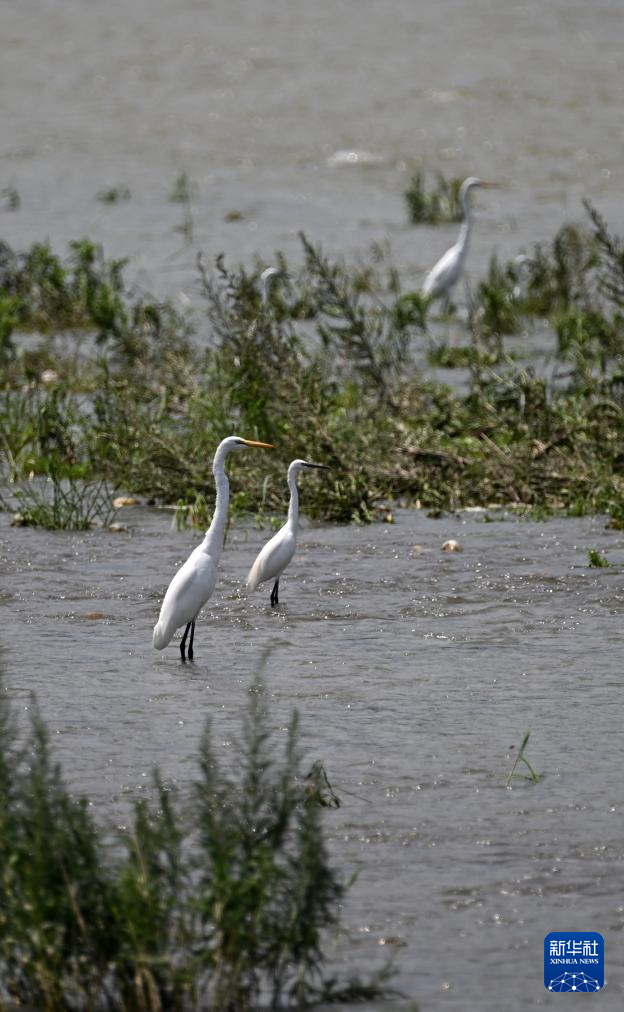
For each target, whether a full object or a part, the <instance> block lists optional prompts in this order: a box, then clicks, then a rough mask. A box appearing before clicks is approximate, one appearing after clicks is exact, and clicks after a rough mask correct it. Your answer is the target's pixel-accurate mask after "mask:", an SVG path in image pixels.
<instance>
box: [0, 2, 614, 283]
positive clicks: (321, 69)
mask: <svg viewBox="0 0 624 1012" xmlns="http://www.w3.org/2000/svg"><path fill="white" fill-rule="evenodd" d="M0 35H1V37H0V85H1V87H0V108H2V130H1V131H0V191H2V190H3V189H4V188H6V187H14V188H15V189H16V190H17V191H18V194H19V196H20V200H21V203H20V207H19V209H18V210H16V211H11V210H8V209H7V207H8V206H9V203H8V201H7V199H6V198H5V197H2V199H0V234H1V235H2V237H3V238H5V239H6V240H8V241H9V242H10V243H11V244H13V245H15V246H16V247H17V248H19V249H23V248H24V247H25V246H26V245H27V244H29V243H30V242H33V241H35V240H37V241H39V240H41V239H42V238H44V237H46V236H47V237H49V238H50V240H51V241H52V243H53V244H54V246H55V248H56V249H58V250H59V252H60V251H62V250H63V248H64V244H65V243H66V242H67V241H69V240H71V239H76V238H80V237H82V236H84V235H88V236H89V237H90V238H91V239H94V240H99V241H101V242H103V243H104V247H105V252H106V253H107V254H108V255H109V256H126V255H128V256H130V257H131V258H132V272H133V276H136V277H137V278H138V280H139V281H140V282H141V283H142V284H143V285H144V286H145V287H147V288H148V290H150V291H153V290H159V291H165V292H167V293H175V292H178V291H181V292H183V293H185V294H186V295H187V296H190V297H193V294H194V278H195V270H194V263H195V253H196V250H197V249H198V248H201V249H203V250H205V252H206V255H207V256H208V257H209V258H210V257H212V256H214V255H216V254H217V253H219V252H221V251H225V252H226V253H227V254H228V255H229V256H230V257H232V259H233V260H234V261H236V262H240V261H248V260H249V258H250V257H251V256H252V255H253V254H255V253H259V254H260V255H261V256H262V257H263V258H264V259H265V261H266V260H270V259H271V258H272V256H273V253H274V251H275V250H276V249H278V248H279V249H284V250H285V251H286V252H288V253H290V252H293V251H296V252H297V253H299V251H300V247H299V243H298V240H297V232H298V231H299V230H300V229H303V230H304V231H305V232H306V234H307V235H308V236H309V238H310V239H312V240H313V241H315V242H321V243H322V244H323V246H324V248H325V249H326V251H327V252H328V253H329V254H330V255H332V256H346V257H347V258H348V259H353V258H354V257H356V256H359V255H362V254H364V253H365V251H366V249H367V247H368V246H369V244H370V243H371V242H373V241H377V242H379V241H381V242H386V241H389V242H390V245H391V249H392V253H393V256H394V258H395V261H396V263H397V265H398V266H399V267H400V268H401V270H402V271H404V272H405V275H406V283H408V282H411V283H417V282H418V281H419V280H421V279H422V276H423V272H424V271H426V270H427V269H428V268H429V267H430V266H432V264H433V263H435V261H436V260H437V259H438V257H439V256H440V254H441V253H442V252H443V251H444V249H446V248H447V247H448V245H449V243H450V241H451V240H452V239H453V238H454V235H455V231H456V229H455V227H454V226H445V227H442V228H437V229H430V228H424V229H423V228H420V229H415V228H412V227H410V226H409V225H408V224H407V213H406V208H405V205H404V200H403V191H404V189H405V188H406V186H407V183H408V180H409V178H410V175H411V173H412V172H413V171H414V169H415V168H417V167H421V168H424V169H426V170H427V171H428V172H430V173H432V174H433V173H435V172H437V171H442V172H444V173H445V175H447V176H455V175H479V176H482V177H484V178H490V179H496V180H498V181H499V182H500V183H501V186H502V188H501V190H500V191H491V192H488V193H487V194H486V193H482V194H481V195H479V197H478V199H477V200H476V202H475V203H476V206H477V228H476V230H475V235H474V240H473V248H472V251H471V256H470V261H469V273H470V274H471V275H472V277H473V278H476V277H478V276H479V274H480V273H482V272H483V270H484V269H485V267H486V265H487V263H488V261H489V258H490V255H491V253H492V252H493V251H494V250H496V251H497V252H498V253H499V255H500V256H503V257H507V256H513V255H515V254H517V253H518V252H519V250H520V249H522V248H524V249H530V248H531V246H532V244H533V243H534V242H536V241H538V240H540V239H550V238H551V237H552V235H553V234H554V232H555V231H556V229H558V228H559V227H560V225H561V224H563V222H564V221H566V220H569V219H570V218H574V219H580V218H582V217H583V215H584V212H583V209H582V207H581V199H582V198H583V197H589V198H590V199H591V200H592V201H593V202H594V203H595V204H596V205H597V206H598V208H599V209H600V210H601V212H602V213H603V214H604V215H605V217H606V218H607V220H608V221H609V223H610V224H611V226H612V227H613V229H614V231H616V232H622V230H623V225H624V211H623V208H622V200H621V194H622V190H623V189H624V163H623V161H622V157H621V152H622V137H623V135H622V118H621V82H622V79H623V77H624V49H623V47H622V45H621V0H594V2H592V3H591V4H588V3H586V2H585V0H550V2H549V3H547V4H545V3H543V2H542V0H523V2H517V0H502V2H501V0H472V2H471V3H458V2H453V0H444V2H440V0H419V2H418V3H414V2H412V0H395V2H394V3H392V4H384V3H378V2H375V0H359V2H357V3H355V2H353V0H351V2H349V0H338V2H337V0H317V2H315V3H313V4H311V3H306V2H304V0H293V2H290V3H287V2H286V0H279V2H275V0H271V2H269V0H255V2H254V3H253V4H250V3H246V2H244V0H213V2H211V3H209V4H208V3H203V2H200V0H179V2H177V3H175V4H171V3H168V2H166V0H132V3H126V2H121V0H109V2H108V3H106V4H88V3H84V2H83V0H43V2H42V0H20V3H19V4H18V3H14V4H5V5H4V9H3V30H2V33H0ZM181 172H186V173H187V174H188V177H189V179H190V180H191V181H192V182H193V183H194V184H196V187H197V189H196V192H194V196H193V201H192V218H193V235H192V241H191V242H190V243H189V244H185V241H184V238H183V236H182V234H181V233H180V232H179V230H178V229H179V227H180V225H181V224H182V221H183V210H182V208H181V207H180V205H179V204H175V203H172V202H171V201H170V200H169V199H168V198H169V196H170V194H171V191H172V189H173V186H174V182H175V180H176V178H177V176H178V175H179V174H180V173H181ZM432 178H433V177H431V181H432ZM113 186H126V187H128V189H129V190H130V193H131V199H130V200H123V201H120V202H118V203H116V204H104V203H102V202H100V201H98V200H96V194H98V192H100V191H101V190H103V189H107V188H110V187H113ZM232 212H235V214H234V220H231V219H232Z"/></svg>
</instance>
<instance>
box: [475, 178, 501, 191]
mask: <svg viewBox="0 0 624 1012" xmlns="http://www.w3.org/2000/svg"><path fill="white" fill-rule="evenodd" d="M479 186H485V187H486V189H488V190H497V189H498V188H499V186H500V183H493V182H492V181H491V180H490V179H482V180H481V181H480V183H479Z"/></svg>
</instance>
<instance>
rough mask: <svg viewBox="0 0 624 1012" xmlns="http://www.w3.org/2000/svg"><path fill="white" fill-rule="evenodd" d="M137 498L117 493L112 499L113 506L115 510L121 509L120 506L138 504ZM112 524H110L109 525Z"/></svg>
mask: <svg viewBox="0 0 624 1012" xmlns="http://www.w3.org/2000/svg"><path fill="white" fill-rule="evenodd" d="M138 505H139V500H138V499H135V498H134V497H133V496H131V495H118V496H117V497H116V498H115V499H113V506H114V507H115V509H116V510H118V509H121V508H122V506H138ZM111 526H112V525H111Z"/></svg>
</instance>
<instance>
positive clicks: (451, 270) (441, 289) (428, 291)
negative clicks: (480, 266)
mask: <svg viewBox="0 0 624 1012" xmlns="http://www.w3.org/2000/svg"><path fill="white" fill-rule="evenodd" d="M496 186H498V183H490V182H488V181H487V180H485V179H476V178H475V176H469V177H468V179H464V181H463V183H462V185H461V189H460V191H459V203H460V205H461V209H462V213H463V216H464V219H463V221H462V226H461V229H460V230H459V236H458V238H457V242H456V243H455V245H454V246H451V248H450V249H448V250H447V251H446V253H445V254H444V256H442V257H440V259H439V260H438V262H437V264H436V265H435V267H432V268H431V270H430V271H429V273H428V275H427V277H426V278H425V282H424V284H423V286H422V292H423V295H426V296H427V298H428V299H430V300H431V301H432V302H433V300H434V299H439V298H443V299H444V302H445V305H446V306H448V303H449V300H450V294H451V290H452V289H453V287H454V286H455V285H456V284H457V282H458V281H459V278H460V275H461V272H462V270H463V267H464V261H465V259H466V255H467V253H468V243H469V242H470V233H471V231H472V212H471V207H470V203H469V200H468V194H469V193H470V191H471V190H473V189H475V188H476V187H488V188H491V187H496Z"/></svg>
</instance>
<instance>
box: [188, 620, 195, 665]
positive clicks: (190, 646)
mask: <svg viewBox="0 0 624 1012" xmlns="http://www.w3.org/2000/svg"><path fill="white" fill-rule="evenodd" d="M194 639H195V619H193V621H192V622H191V638H190V640H189V648H188V659H189V661H192V660H193V640H194Z"/></svg>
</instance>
